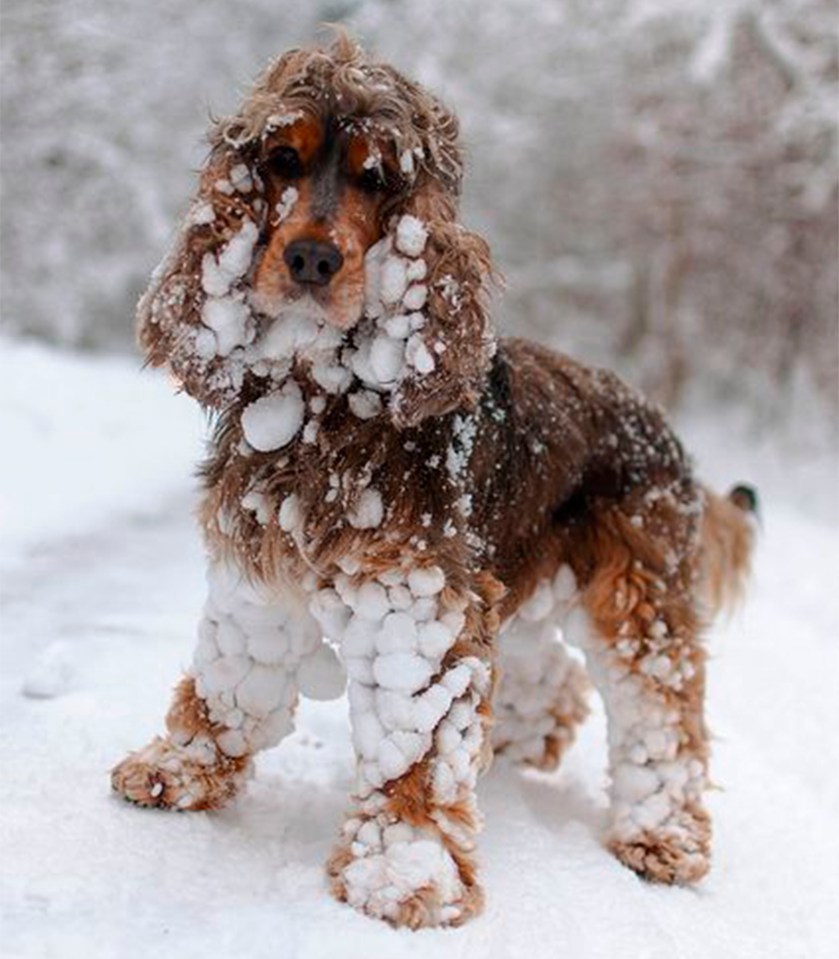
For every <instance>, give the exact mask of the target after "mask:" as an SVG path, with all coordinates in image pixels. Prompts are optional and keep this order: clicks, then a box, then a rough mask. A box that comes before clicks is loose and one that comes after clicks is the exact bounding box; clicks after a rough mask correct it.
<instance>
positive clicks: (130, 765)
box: [111, 736, 249, 810]
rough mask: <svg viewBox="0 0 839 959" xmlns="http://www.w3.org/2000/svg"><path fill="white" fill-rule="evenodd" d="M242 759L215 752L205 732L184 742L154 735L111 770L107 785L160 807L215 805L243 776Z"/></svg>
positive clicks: (226, 797)
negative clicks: (203, 734) (178, 742)
mask: <svg viewBox="0 0 839 959" xmlns="http://www.w3.org/2000/svg"><path fill="white" fill-rule="evenodd" d="M248 767H249V761H248V758H247V757H240V758H232V757H229V756H225V755H224V754H223V753H221V752H220V751H219V750H218V749H217V747H216V746H215V744H214V743H213V742H212V740H211V739H210V738H209V737H208V736H197V737H195V739H193V740H192V741H191V742H190V743H188V744H186V745H177V744H175V743H173V742H171V741H170V740H167V739H161V738H159V737H158V738H156V739H154V740H152V742H150V743H149V745H148V746H146V747H145V748H144V749H140V750H138V751H137V752H134V753H129V755H128V756H126V758H125V759H123V761H122V762H121V763H120V764H119V765H118V766H115V767H114V769H113V770H112V771H111V788H112V789H113V790H114V792H115V793H118V794H119V795H120V796H122V797H123V798H124V799H126V800H128V801H129V802H133V803H136V804H137V805H139V806H156V807H159V808H161V809H177V810H192V809H218V808H220V807H221V806H223V805H225V804H226V803H227V802H228V801H229V800H231V799H232V798H233V796H234V795H235V794H236V792H237V791H238V790H239V787H240V786H241V785H242V783H243V782H244V780H245V777H246V775H247V772H248Z"/></svg>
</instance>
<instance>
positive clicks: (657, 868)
mask: <svg viewBox="0 0 839 959" xmlns="http://www.w3.org/2000/svg"><path fill="white" fill-rule="evenodd" d="M607 845H608V848H609V849H610V850H611V852H612V853H614V855H615V856H616V857H617V858H618V859H619V860H620V861H621V862H622V863H623V864H624V865H625V866H628V867H629V868H630V869H631V870H632V871H633V872H637V873H638V875H639V876H641V877H642V878H643V879H647V880H649V881H650V882H662V883H667V884H668V885H673V884H676V885H691V884H692V883H696V882H699V880H700V879H702V877H703V876H705V874H706V873H707V872H708V869H709V868H710V865H711V827H710V822H709V820H708V817H707V815H705V813H704V812H702V813H701V814H700V815H698V816H693V815H691V814H688V813H686V812H685V813H683V815H682V817H680V822H679V825H678V827H675V828H672V829H662V830H660V831H652V830H648V831H644V832H642V833H640V834H639V835H637V836H633V837H631V838H629V839H617V838H612V839H610V840H609V842H608V843H607Z"/></svg>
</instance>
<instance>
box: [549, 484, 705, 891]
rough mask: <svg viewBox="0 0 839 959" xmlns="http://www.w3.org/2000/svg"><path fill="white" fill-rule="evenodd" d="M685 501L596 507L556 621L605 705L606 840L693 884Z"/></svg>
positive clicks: (694, 647) (691, 608) (634, 865)
mask: <svg viewBox="0 0 839 959" xmlns="http://www.w3.org/2000/svg"><path fill="white" fill-rule="evenodd" d="M694 503H695V501H694V500H692V499H691V498H690V495H689V493H688V494H685V495H677V494H676V493H672V492H659V491H656V495H655V497H649V498H641V497H639V502H638V503H637V504H636V508H635V509H632V508H627V505H626V504H623V505H622V506H613V507H610V508H608V509H606V510H604V512H603V513H602V514H601V516H600V517H599V519H598V520H597V523H596V528H594V531H593V535H592V536H591V538H590V542H589V557H588V560H587V564H591V563H596V565H594V568H593V570H592V571H591V573H590V576H589V578H588V580H587V582H585V583H584V584H583V585H582V589H581V594H580V599H579V602H578V604H577V605H575V607H574V608H573V609H572V610H571V611H570V613H569V615H568V617H567V619H566V621H565V627H564V628H565V633H566V636H567V638H568V640H569V641H570V642H573V643H576V644H577V645H579V646H580V648H582V650H583V651H584V653H585V656H586V663H587V666H588V672H589V675H590V676H591V678H592V681H593V682H594V684H595V685H596V686H597V688H598V690H599V692H600V693H601V695H602V697H603V701H604V704H605V707H606V714H607V718H608V735H609V764H610V773H611V807H612V808H611V826H610V829H609V833H608V835H607V845H608V847H609V848H610V849H611V851H612V852H613V853H614V854H615V855H616V856H617V858H618V859H619V860H620V861H621V862H623V863H624V864H625V865H626V866H628V867H629V868H630V869H633V870H634V871H635V872H637V873H639V874H640V875H641V876H643V877H644V878H646V879H650V880H655V881H657V882H666V883H674V882H675V883H690V882H695V881H697V880H698V879H700V878H701V877H702V876H703V875H704V874H705V873H706V872H707V870H708V866H709V857H710V840H711V825H710V820H709V817H708V814H707V812H706V811H705V809H704V806H703V803H702V793H703V790H704V789H705V788H706V786H707V761H708V745H707V731H706V729H705V724H704V719H703V697H704V676H705V668H704V667H705V651H704V649H703V646H702V643H701V639H700V627H701V623H700V621H699V617H698V614H697V612H696V610H697V605H698V604H697V601H696V597H695V595H694V591H695V588H696V581H697V578H698V577H697V565H698V562H697V554H696V542H697V539H698V537H697V533H696V523H695V521H696V517H697V515H698V511H697V510H696V509H695V508H692V506H693V504H694ZM592 547H593V548H592Z"/></svg>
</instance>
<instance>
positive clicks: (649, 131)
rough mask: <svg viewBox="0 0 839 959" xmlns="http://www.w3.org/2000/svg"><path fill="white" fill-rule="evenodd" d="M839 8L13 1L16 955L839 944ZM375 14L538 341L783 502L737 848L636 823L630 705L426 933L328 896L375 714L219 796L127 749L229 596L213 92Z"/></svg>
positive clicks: (528, 800) (2, 494) (491, 785)
mask: <svg viewBox="0 0 839 959" xmlns="http://www.w3.org/2000/svg"><path fill="white" fill-rule="evenodd" d="M836 20H837V14H836V5H835V0H457V2H455V0H344V2H342V0H331V2H327V0H310V2H309V3H307V4H304V3H300V2H297V0H294V2H292V0H236V2H230V0H201V2H200V3H199V2H181V3H174V2H171V0H145V2H142V3H140V2H135V3H116V2H105V0H3V7H2V31H1V32H0V45H2V70H3V76H2V80H3V82H2V114H1V115H0V122H2V131H1V132H2V143H0V146H2V154H1V155H0V162H2V198H1V199H2V246H0V254H2V257H1V259H2V286H1V287H0V296H1V297H2V300H1V301H0V305H2V313H1V314H0V316H1V318H2V330H3V334H2V335H0V437H2V444H3V445H2V448H3V450H4V453H5V456H4V462H3V467H2V469H0V603H1V604H2V610H0V654H2V657H1V658H2V669H1V670H0V768H2V773H3V774H2V777H0V802H2V805H3V812H2V815H0V848H2V854H0V928H1V929H2V931H0V937H1V938H0V941H1V942H2V946H0V949H2V952H3V955H4V957H9V959H42V957H43V959H47V957H50V959H76V957H79V959H82V957H83V959H113V957H114V956H119V957H121V959H134V957H136V959H141V957H143V959H144V957H146V956H148V955H149V954H150V953H152V954H155V955H159V956H162V957H164V959H166V957H169V956H175V955H177V956H178V957H179V959H191V957H196V959H199V957H200V959H206V957H208V956H211V957H214V959H228V957H229V959H234V957H235V959H263V957H265V959H269V957H270V959H277V957H280V959H378V957H380V956H381V957H387V959H425V957H427V956H430V955H434V956H439V957H441V959H548V957H551V959H552V957H554V956H559V955H562V956H568V957H573V959H601V957H608V959H616V957H621V956H633V957H634V956H645V957H649V959H674V957H678V959H709V957H714V959H820V957H825V959H826V957H828V956H830V957H831V959H832V957H834V956H835V955H837V954H839V952H838V951H837V950H838V949H839V925H838V924H837V916H839V914H837V910H836V903H837V902H839V874H837V872H836V863H837V862H839V828H837V822H839V740H837V737H836V735H835V730H836V729H839V700H837V697H836V676H837V675H839V642H837V640H839V601H837V592H836V584H837V582H839V533H838V532H837V517H839V496H837V490H839V483H837V479H838V478H839V477H838V475H837V458H836V457H837V450H836V446H837V429H836V426H837V400H839V383H838V382H837V353H838V352H839V351H838V350H837V131H836V112H837V105H838V103H837V74H839V67H838V66H837V36H836V27H837V22H836ZM323 21H346V22H348V23H349V24H350V26H351V27H352V29H353V30H354V32H355V33H356V34H357V35H359V36H360V38H361V39H362V40H363V41H364V42H365V43H366V45H367V46H368V47H371V48H373V49H375V50H377V51H378V52H379V53H380V54H381V55H382V56H383V57H385V58H387V59H390V60H392V61H393V62H395V63H396V64H397V65H398V66H400V67H402V68H403V69H404V70H405V71H406V72H408V73H411V74H414V75H416V76H418V77H419V78H420V79H422V80H423V81H425V82H426V83H428V84H429V85H430V86H432V87H433V88H435V89H436V90H437V91H438V92H439V93H440V94H441V95H442V96H443V97H444V99H446V100H447V101H448V102H449V103H450V104H451V105H452V106H453V107H455V108H456V110H457V111H458V113H459V114H460V116H461V118H462V121H463V127H464V134H465V140H466V144H467V147H468V152H469V159H470V166H469V174H468V177H467V183H466V196H465V208H466V209H465V219H466V220H467V222H468V223H469V224H470V225H472V226H473V227H475V228H477V229H479V230H481V231H482V232H484V233H485V234H486V236H487V237H488V239H489V240H490V242H491V244H492V246H493V249H494V250H495V253H496V256H497V259H498V262H499V265H500V267H501V269H502V271H503V272H504V274H505V275H506V278H507V292H506V294H505V296H504V298H503V299H502V301H501V303H500V304H499V316H500V319H501V322H502V325H503V327H504V328H505V329H506V330H507V331H510V332H515V333H519V334H524V335H530V336H534V337H537V338H539V339H542V340H544V341H547V342H550V343H552V344H553V345H555V346H558V347H559V348H561V349H565V350H567V351H569V352H572V353H574V354H576V355H578V356H581V357H584V358H588V359H589V360H592V361H594V362H598V363H602V364H607V365H609V366H612V367H614V368H615V369H617V370H618V371H619V372H620V373H621V374H622V375H623V376H624V377H625V378H627V379H628V380H630V381H631V382H633V383H634V384H636V385H638V386H640V387H642V388H643V389H645V390H647V391H648V392H650V393H652V394H653V395H654V396H656V397H657V398H658V399H659V400H661V401H662V402H664V403H665V404H666V405H667V406H668V407H669V408H670V410H671V412H672V413H673V414H674V416H675V417H676V419H677V422H678V426H679V430H680V432H681V433H682V435H683V436H684V438H685V440H686V442H687V445H688V447H689V448H690V449H691V450H692V451H693V452H694V453H695V454H696V456H697V459H698V463H699V468H700V472H701V475H702V477H703V478H705V479H707V480H709V481H711V482H712V483H714V484H715V485H716V486H717V487H721V488H724V487H726V486H727V485H729V484H730V483H731V482H733V481H735V480H749V481H752V482H755V483H756V484H757V485H758V487H759V488H760V491H761V494H762V498H763V503H764V517H765V518H764V530H763V534H762V536H761V540H760V545H759V549H758V554H757V559H756V571H755V577H754V579H755V582H754V584H753V587H752V590H751V594H750V598H749V602H748V603H747V605H746V608H745V611H744V614H743V615H742V616H741V617H739V618H737V619H735V620H734V622H733V623H730V624H728V625H725V624H719V625H718V626H717V627H715V629H714V630H713V631H712V632H711V634H710V636H709V640H708V642H709V648H710V652H711V657H712V662H711V671H710V684H709V717H710V725H711V728H712V729H713V730H714V731H715V733H716V736H717V739H716V742H715V748H714V756H713V767H712V769H713V775H714V778H715V780H716V781H717V782H719V783H720V784H722V786H723V787H724V791H718V792H715V793H713V794H712V795H711V797H710V803H711V808H712V812H713V815H714V817H715V830H716V832H715V836H716V848H715V866H714V870H713V871H712V874H711V876H710V878H709V880H708V881H707V882H706V883H704V884H703V885H702V887H701V888H700V889H699V890H695V891H694V890H683V889H682V890H679V889H661V888H654V887H651V886H647V885H644V884H642V883H641V882H639V881H638V880H637V879H636V878H635V877H634V876H633V875H632V874H631V873H629V872H628V871H627V870H625V869H623V868H622V867H620V866H619V865H618V864H617V863H616V862H615V861H614V860H613V859H611V858H610V857H609V856H608V854H607V853H606V852H605V851H604V850H603V849H602V848H601V847H600V843H599V835H600V832H601V830H602V827H603V823H604V818H605V791H604V772H603V771H604V768H605V752H606V746H605V728H604V717H603V713H602V709H600V708H598V707H597V706H595V713H594V716H593V717H592V720H591V721H590V722H589V723H588V724H587V725H586V727H585V729H584V732H583V734H582V737H581V741H580V743H579V744H578V745H577V746H576V747H575V749H574V750H572V751H571V753H570V755H569V757H568V759H567V761H565V762H564V763H563V766H562V768H561V769H560V770H559V772H558V773H557V774H555V775H552V776H541V775H538V774H527V775H524V776H522V775H519V774H517V773H516V772H514V771H512V770H510V769H507V768H505V767H504V766H503V765H501V764H499V765H498V766H497V767H496V768H494V769H493V770H492V771H491V773H490V774H489V776H488V777H487V778H486V780H485V781H484V782H483V783H482V786H481V793H480V795H481V803H482V805H483V807H484V809H485V810H486V813H487V829H486V832H485V834H484V836H483V840H482V844H481V862H482V868H483V871H484V878H485V882H486V886H487V892H488V904H487V911H486V914H485V915H484V916H483V917H482V918H481V919H480V920H478V921H476V922H475V923H473V924H471V925H470V926H468V927H466V928H465V929H463V930H459V931H456V932H449V933H436V932H427V933H421V934H417V935H412V934H410V933H407V932H406V931H404V930H402V931H398V932H395V931H393V930H391V929H389V928H388V927H385V926H383V925H379V924H376V923H372V922H370V921H369V920H366V919H364V918H362V917H360V916H358V915H356V914H355V913H353V912H352V911H351V910H349V909H347V908H345V907H341V906H338V905H337V904H336V903H334V902H333V901H332V900H331V899H330V898H329V897H328V895H327V893H326V889H325V881H324V876H323V871H322V863H323V861H324V859H325V857H326V855H327V852H328V849H329V847H330V844H331V842H332V839H333V836H334V831H335V829H336V828H337V825H338V823H339V821H340V813H341V810H342V808H343V806H344V803H345V801H346V796H347V793H348V791H349V789H350V788H351V781H352V769H353V760H352V750H351V746H350V741H349V732H348V727H347V718H346V715H345V712H346V710H345V704H344V703H343V702H338V703H334V704H312V703H304V704H303V706H302V709H301V713H300V717H299V723H298V729H297V731H296V732H295V734H294V735H293V737H291V738H290V740H289V741H288V742H287V743H285V744H284V745H283V747H282V748H281V749H279V750H275V751H273V752H271V753H269V754H268V755H266V756H264V757H260V758H259V760H258V776H257V779H256V780H255V782H254V783H253V784H252V785H251V787H250V788H249V790H248V794H247V795H246V796H245V797H244V798H243V800H242V801H241V802H240V803H238V804H237V805H236V806H234V807H233V808H231V809H229V810H225V811H224V812H222V813H219V814H212V815H205V814H192V815H190V816H162V815H157V816H156V815H154V814H145V813H143V812H141V811H138V810H135V809H133V808H131V807H128V806H126V805H124V804H119V803H117V802H116V801H114V800H112V799H111V798H110V796H109V794H108V785H107V771H108V769H109V768H110V766H111V765H112V764H113V763H114V762H115V761H117V760H118V759H120V758H121V757H122V756H123V755H124V753H125V751H126V750H128V749H130V748H136V747H137V746H139V745H141V744H142V743H144V742H146V741H147V740H148V738H150V737H151V736H152V735H153V734H155V733H157V732H159V731H160V729H161V726H160V724H161V719H162V716H163V713H164V711H165V708H166V705H167V702H168V699H169V690H170V687H171V686H172V684H173V682H174V681H175V679H176V677H177V675H178V674H179V672H180V670H181V669H182V668H183V666H184V665H185V664H186V663H188V662H189V658H190V655H191V648H192V644H193V633H194V624H195V622H196V620H197V616H198V613H199V610H200V608H201V603H202V600H203V595H202V594H203V585H202V578H203V574H202V556H201V547H200V544H199V541H198V538H197V533H196V531H195V529H194V523H193V521H192V518H191V509H192V504H193V500H194V492H193V490H192V480H191V478H190V477H191V470H192V463H193V462H194V461H195V460H196V459H197V458H198V456H199V455H200V451H201V442H202V434H203V429H204V424H203V422H202V418H201V416H200V414H199V412H198V410H197V408H196V407H195V404H193V403H192V401H190V400H189V399H188V398H187V397H183V396H177V397H176V396H173V395H172V388H171V384H169V382H168V381H167V380H166V378H165V377H164V376H162V375H158V374H153V373H151V372H146V373H144V374H142V375H141V373H140V365H141V364H140V359H139V357H138V355H137V354H136V352H135V351H134V347H133V310H134V304H135V301H136V298H137V296H138V294H139V293H140V291H141V290H142V288H143V287H144V285H145V283H146V280H147V277H148V274H149V272H150V271H151V269H152V267H153V266H154V265H155V263H156V262H157V260H158V258H159V257H160V255H161V253H162V251H163V249H164V247H165V245H166V241H167V238H168V236H169V234H170V231H171V230H172V228H173V226H174V223H175V220H176V218H177V216H178V215H179V214H180V213H181V212H182V211H183V209H184V207H185V204H186V201H187V197H188V195H189V193H190V191H191V189H192V186H193V183H194V172H193V171H195V170H196V169H197V168H198V167H200V165H201V163H202V160H203V157H204V145H203V143H202V135H203V130H204V128H205V126H206V121H207V117H208V114H209V113H210V112H213V113H215V114H223V113H224V112H226V111H228V110H231V109H233V108H234V107H235V104H236V102H237V99H238V96H239V93H240V92H241V91H242V90H243V89H244V87H245V86H246V85H247V84H248V82H249V81H250V80H251V79H252V78H253V77H254V76H255V75H256V73H257V72H258V71H259V70H260V68H261V67H262V65H263V64H264V63H265V61H266V60H267V59H268V58H270V57H271V56H273V55H275V54H276V53H278V52H280V51H282V50H283V49H285V48H287V47H288V46H291V45H294V44H299V43H302V42H306V41H308V40H310V39H311V38H312V37H313V36H314V35H315V32H316V29H317V24H318V23H319V22H323Z"/></svg>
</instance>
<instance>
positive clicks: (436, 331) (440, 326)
mask: <svg viewBox="0 0 839 959" xmlns="http://www.w3.org/2000/svg"><path fill="white" fill-rule="evenodd" d="M455 214H456V206H455V199H454V198H453V197H452V196H450V195H448V194H447V193H446V192H445V191H444V190H442V189H441V188H440V187H439V186H438V185H437V184H434V185H432V186H430V187H428V188H426V189H425V190H420V191H419V192H417V193H416V194H415V195H414V196H413V197H412V199H411V201H410V202H409V203H408V204H407V206H406V208H405V215H403V217H402V218H401V219H400V220H399V221H398V226H397V237H396V240H395V243H396V246H397V249H399V248H400V245H401V246H404V245H405V244H406V241H405V239H404V238H400V237H399V232H402V233H403V234H404V233H406V232H410V231H409V230H406V226H407V225H409V224H412V223H413V222H414V221H413V220H407V219H406V216H410V217H414V218H416V221H417V222H418V223H420V224H422V227H423V228H424V230H425V231H426V232H427V239H426V242H425V247H424V249H423V252H422V258H423V260H424V262H425V277H424V280H423V284H424V287H425V291H426V294H425V295H426V299H425V303H424V304H423V306H422V309H421V313H422V316H423V317H424V321H423V323H422V325H421V327H420V328H419V329H418V330H417V332H416V333H414V335H413V337H412V338H411V340H409V341H408V350H407V357H406V360H407V371H406V375H405V376H404V377H403V378H402V380H401V382H400V384H399V386H398V389H397V390H396V392H395V393H394V395H393V397H392V399H391V413H392V415H393V419H394V422H395V424H396V425H397V426H398V427H411V426H416V425H417V424H419V423H420V422H422V421H423V420H424V419H427V418H428V417H433V416H441V415H443V414H445V413H448V412H450V411H452V410H455V409H466V410H468V409H473V408H474V407H475V405H476V403H477V401H478V398H479V397H480V394H481V391H482V387H483V380H484V377H485V375H486V373H487V371H488V369H489V365H490V361H491V359H492V356H493V354H494V352H495V340H494V337H493V334H492V328H491V325H490V319H489V313H488V291H487V285H488V283H489V280H490V277H491V269H492V268H491V263H490V254H489V247H488V246H487V244H486V242H485V241H484V240H483V239H482V238H481V237H480V236H478V235H477V234H475V233H470V232H469V231H468V230H466V229H465V228H464V227H463V226H461V225H460V224H459V223H458V222H457V221H456V218H455ZM408 242H410V241H408ZM408 295H410V290H409V294H408ZM412 341H413V342H412Z"/></svg>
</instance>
